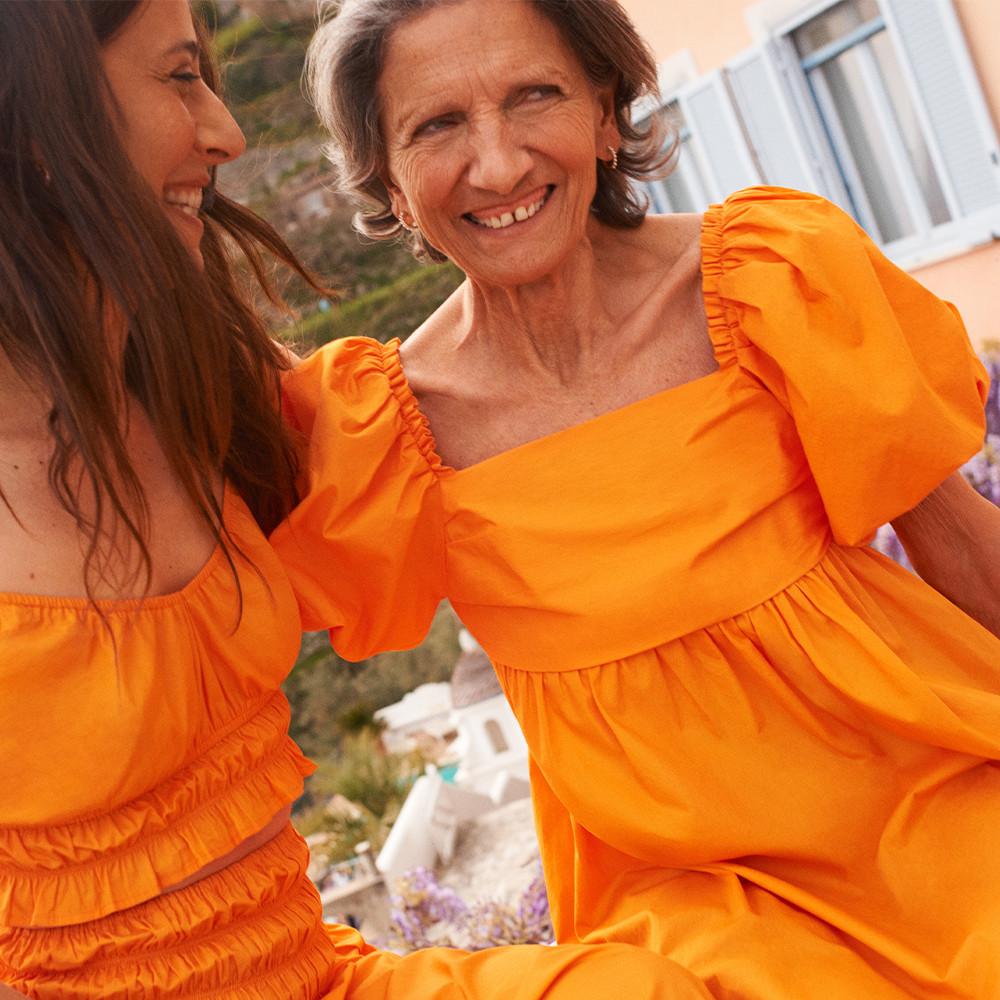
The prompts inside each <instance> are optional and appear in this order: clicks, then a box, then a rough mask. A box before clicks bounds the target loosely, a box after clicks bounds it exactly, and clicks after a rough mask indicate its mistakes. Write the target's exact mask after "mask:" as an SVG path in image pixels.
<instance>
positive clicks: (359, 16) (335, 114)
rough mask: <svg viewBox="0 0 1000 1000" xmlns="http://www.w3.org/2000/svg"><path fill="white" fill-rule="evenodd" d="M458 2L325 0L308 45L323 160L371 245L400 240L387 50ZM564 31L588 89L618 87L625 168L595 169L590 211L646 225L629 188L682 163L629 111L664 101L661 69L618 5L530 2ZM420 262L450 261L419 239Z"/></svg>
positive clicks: (615, 222)
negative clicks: (388, 122)
mask: <svg viewBox="0 0 1000 1000" xmlns="http://www.w3.org/2000/svg"><path fill="white" fill-rule="evenodd" d="M456 2H459V0H320V26H319V28H318V30H317V31H316V35H315V36H314V37H313V40H312V42H311V43H310V45H309V52H308V55H307V58H306V81H307V87H308V91H309V95H310V98H311V100H312V102H313V104H314V106H315V107H316V111H317V112H318V114H319V117H320V121H321V122H322V123H323V125H324V126H325V128H326V129H327V131H328V132H329V133H330V142H329V143H328V144H327V146H326V153H327V155H328V156H329V158H330V160H331V161H332V162H333V164H334V166H335V167H336V170H337V177H338V182H339V186H340V189H341V190H342V191H343V192H344V193H345V194H348V195H350V196H351V197H352V198H353V199H354V201H355V202H356V203H357V204H358V205H359V206H360V208H359V211H358V212H357V214H356V215H355V217H354V225H355V227H356V228H357V229H358V231H359V232H361V233H363V234H364V235H365V236H368V237H370V238H372V239H391V238H393V237H398V236H401V235H402V232H403V226H402V224H401V223H400V221H399V219H397V218H396V216H395V215H393V213H392V205H391V203H390V199H389V192H388V190H387V188H386V185H385V182H384V178H385V176H386V173H387V170H386V144H385V140H384V137H383V136H382V132H381V126H380V110H381V109H380V108H379V99H378V83H379V77H380V76H381V73H382V67H383V64H384V60H385V51H386V44H387V42H388V39H389V36H390V35H391V34H392V32H393V31H394V30H395V29H396V28H398V27H399V25H401V24H402V23H403V22H405V21H407V20H409V19H410V18H412V17H415V16H417V15H418V14H422V13H424V12H425V11H428V10H431V9H432V8H434V7H439V6H443V5H445V4H449V3H456ZM530 2H531V3H532V4H533V5H534V7H535V9H536V10H537V11H538V12H539V13H540V14H542V15H543V16H544V17H546V18H548V19H549V20H550V21H551V22H552V23H553V24H554V25H555V26H556V28H558V30H559V32H560V34H561V35H562V37H563V38H564V40H565V41H566V43H567V44H568V45H569V47H570V48H571V49H572V50H573V52H574V53H575V54H576V56H577V58H578V59H579V60H580V63H581V65H582V66H583V69H584V71H585V72H586V74H587V77H588V78H589V79H590V81H591V82H592V83H593V84H594V85H595V86H599V87H604V86H609V85H611V86H613V88H614V107H615V121H616V124H617V127H618V131H619V134H620V135H621V147H620V148H619V150H618V169H617V170H611V169H610V167H608V165H606V164H605V163H604V162H603V161H602V160H599V161H598V169H597V192H596V194H595V195H594V200H593V202H592V204H591V211H592V212H593V213H594V215H595V216H596V217H597V218H598V219H600V221H601V222H604V223H606V224H607V225H609V226H616V227H619V228H634V227H636V226H638V225H639V224H640V223H641V222H642V220H643V219H644V218H645V215H646V209H647V207H648V205H647V200H646V199H645V198H644V197H643V196H642V195H639V194H637V193H636V191H635V190H634V188H633V185H632V184H631V182H630V180H631V179H635V180H643V179H647V178H652V177H656V176H662V175H663V174H664V173H666V172H667V170H668V169H669V167H670V166H671V165H672V163H673V161H674V159H675V158H676V152H677V143H676V137H675V136H671V141H670V142H669V143H668V144H667V145H666V146H665V145H664V138H665V136H664V126H663V123H662V118H661V116H659V115H651V116H650V117H649V118H648V119H647V120H646V121H645V122H644V123H643V124H642V125H641V126H636V125H633V124H632V118H631V106H632V103H633V102H634V101H635V100H636V99H637V98H640V97H643V96H646V95H655V94H656V93H657V89H658V88H657V77H656V62H655V60H654V58H653V54H652V52H651V50H650V48H649V46H648V45H647V44H646V43H645V42H644V41H643V40H642V38H641V37H640V36H639V34H638V32H637V31H636V30H635V27H634V26H633V25H632V22H631V21H630V20H629V17H628V15H627V14H626V13H625V11H624V10H623V8H622V7H621V5H620V4H619V3H618V2H617V0H530ZM410 248H411V249H412V250H413V252H414V253H415V254H416V256H417V257H421V258H430V259H431V260H445V259H446V258H445V256H444V255H443V254H441V253H440V252H439V251H438V250H436V249H435V248H434V247H432V246H430V245H429V244H428V243H427V242H426V241H425V240H424V239H423V237H422V236H421V235H420V234H419V233H418V232H414V233H413V234H411V236H410Z"/></svg>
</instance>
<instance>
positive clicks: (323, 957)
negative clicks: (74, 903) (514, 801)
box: [0, 826, 710, 1000]
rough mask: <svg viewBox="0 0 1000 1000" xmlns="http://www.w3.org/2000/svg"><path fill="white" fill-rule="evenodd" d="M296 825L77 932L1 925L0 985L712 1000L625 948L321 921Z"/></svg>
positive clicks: (176, 995)
mask: <svg viewBox="0 0 1000 1000" xmlns="http://www.w3.org/2000/svg"><path fill="white" fill-rule="evenodd" d="M308 861H309V853H308V849H307V848H306V845H305V842H304V841H303V840H302V838H301V837H300V836H299V835H298V834H297V833H296V832H295V830H294V829H293V828H292V827H291V826H287V827H286V828H285V829H284V830H283V831H282V832H281V833H279V834H278V836H277V837H275V838H274V840H272V841H270V842H269V843H268V844H265V845H264V846H263V847H261V848H259V849H258V850H256V851H254V852H253V853H252V854H249V855H247V856H246V857H245V858H243V859H242V860H240V861H238V862H236V863H235V864H233V865H231V866H230V867H228V868H225V869H223V870H222V871H220V872H218V873H216V874H214V875H209V876H208V877H206V878H203V879H201V880H199V881H198V882H195V883H194V884H193V885H189V886H187V887H186V888H184V889H179V890H177V891H176V892H170V893H167V894H165V895H163V896H158V897H157V898H155V899H151V900H149V902H146V903H142V904H140V905H139V906H133V907H130V908H129V909H127V910H122V911H120V912H118V913H113V914H111V915H110V916H108V917H104V918H103V919H101V920H93V921H90V922H88V923H84V924H76V925H73V926H70V927H40V928H38V927H4V928H0V982H6V983H9V984H10V985H11V986H13V987H15V988H16V989H18V990H20V991H21V992H22V993H25V994H27V995H28V996H29V997H31V998H32V1000H98V998H100V1000H137V998H142V1000H181V998H183V1000H210V998H211V1000H414V998H417V997H423V998H427V1000H430V998H435V1000H445V998H447V1000H543V998H544V1000H589V998H591V997H604V996H623V997H627V998H628V1000H706V998H708V997H710V994H709V993H708V992H707V991H706V989H705V987H704V986H703V985H702V984H701V983H700V982H699V981H698V980H697V979H695V977H694V976H692V975H691V973H689V972H687V971H685V970H684V969H681V968H680V967H679V966H678V965H676V964H675V963H674V962H672V961H670V960H669V959H666V958H663V957H662V956H660V955H656V954H654V953H653V952H650V951H645V950H643V949H640V948H635V947H632V946H630V945H623V944H608V945H565V946H560V947H558V948H549V947H544V946H541V945H518V946H513V947H505V948H493V949H489V950H488V951H482V952H476V953H474V954H467V953H465V952H461V951H457V950H454V949H448V948H429V949H427V950H426V951H421V952H416V953H414V954H412V955H407V956H405V957H400V956H398V955H393V954H391V953H389V952H379V951H376V950H374V949H372V948H370V947H369V946H368V945H366V944H365V943H364V941H363V940H362V938H361V936H360V935H359V934H358V933H357V932H356V931H354V930H351V929H350V928H349V927H340V926H335V925H327V924H324V923H323V922H322V906H321V904H320V900H319V896H318V894H317V892H316V889H315V888H314V886H313V885H312V883H311V882H310V881H309V879H308V878H307V876H306V866H307V864H308Z"/></svg>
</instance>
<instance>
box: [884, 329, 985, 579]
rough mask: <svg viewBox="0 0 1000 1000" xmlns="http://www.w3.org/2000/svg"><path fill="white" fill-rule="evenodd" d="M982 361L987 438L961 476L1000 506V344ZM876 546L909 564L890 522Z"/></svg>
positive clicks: (907, 565) (903, 563) (962, 469)
mask: <svg viewBox="0 0 1000 1000" xmlns="http://www.w3.org/2000/svg"><path fill="white" fill-rule="evenodd" d="M982 360H983V364H984V365H985V366H986V370H987V371H988V372H989V374H990V394H989V396H988V397H987V399H986V440H985V442H984V443H983V447H982V449H981V450H980V451H979V452H978V453H977V454H976V455H974V456H973V457H972V458H970V459H969V461H968V462H966V463H965V465H963V466H962V468H961V472H962V475H963V476H965V478H966V479H967V480H968V481H969V482H970V483H971V484H972V486H973V488H974V489H975V490H976V492H977V493H979V494H981V495H982V496H984V497H986V499H987V500H990V501H992V502H993V503H995V504H997V505H998V506H1000V345H998V346H996V347H994V348H992V349H991V350H988V351H987V352H986V354H985V356H984V357H983V359H982ZM874 545H875V548H877V549H878V550H879V551H880V552H883V553H885V555H887V556H889V558H891V559H895V560H896V562H898V563H901V564H902V565H903V566H906V567H907V568H908V569H909V568H911V567H910V563H909V560H908V559H907V558H906V553H905V552H904V551H903V546H902V545H901V544H900V541H899V539H898V538H897V537H896V533H895V532H894V531H893V530H892V527H891V526H890V525H888V524H885V525H883V526H882V527H881V528H879V531H878V535H877V536H876V538H875V542H874Z"/></svg>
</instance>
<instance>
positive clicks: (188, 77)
mask: <svg viewBox="0 0 1000 1000" xmlns="http://www.w3.org/2000/svg"><path fill="white" fill-rule="evenodd" d="M170 79H171V80H179V81H180V82H181V83H197V82H198V81H199V80H200V79H201V77H200V76H199V75H198V74H197V73H172V74H171V76H170Z"/></svg>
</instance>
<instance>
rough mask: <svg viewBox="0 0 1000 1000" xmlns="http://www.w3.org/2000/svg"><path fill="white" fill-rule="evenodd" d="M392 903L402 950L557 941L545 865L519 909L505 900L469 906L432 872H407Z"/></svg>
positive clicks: (396, 938) (393, 924) (395, 931)
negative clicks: (545, 877)
mask: <svg viewBox="0 0 1000 1000" xmlns="http://www.w3.org/2000/svg"><path fill="white" fill-rule="evenodd" d="M391 904H392V913H391V918H390V919H391V927H390V934H391V937H392V940H393V943H394V944H395V945H396V946H397V947H398V948H399V949H400V950H401V951H415V950H416V949H418V948H428V947H430V946H432V945H438V946H442V945H443V946H446V947H461V948H467V949H469V950H470V951H478V950H480V949H482V948H492V947H495V946H496V945H503V944H538V943H546V944H547V943H549V942H551V941H552V939H553V934H552V920H551V917H550V916H549V901H548V897H547V896H546V894H545V880H544V878H543V876H542V871H541V865H539V866H538V873H537V874H536V875H535V878H534V879H533V880H532V882H531V884H530V885H529V886H528V887H527V888H526V889H525V891H524V892H523V893H522V895H521V897H520V898H519V900H518V902H517V904H516V906H512V905H509V904H507V903H503V902H501V901H499V900H484V901H481V902H478V903H476V904H474V905H473V906H469V905H468V904H467V903H466V902H465V901H464V900H463V899H462V898H461V897H460V896H459V895H458V894H457V893H456V892H454V890H452V889H449V888H448V887H447V886H442V885H441V884H440V883H439V882H438V881H437V878H436V876H435V875H434V873H433V872H432V871H430V870H428V869H427V868H415V869H414V870H413V871H410V872H407V873H406V875H404V876H403V877H402V878H401V879H400V880H399V881H398V882H397V883H396V892H395V893H394V894H393V895H392V897H391Z"/></svg>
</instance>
